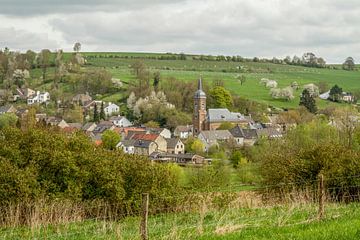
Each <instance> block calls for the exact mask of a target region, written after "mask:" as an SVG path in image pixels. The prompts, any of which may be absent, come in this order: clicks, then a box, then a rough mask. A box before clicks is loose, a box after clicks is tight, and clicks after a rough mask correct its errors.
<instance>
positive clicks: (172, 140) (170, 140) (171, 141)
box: [165, 138, 180, 148]
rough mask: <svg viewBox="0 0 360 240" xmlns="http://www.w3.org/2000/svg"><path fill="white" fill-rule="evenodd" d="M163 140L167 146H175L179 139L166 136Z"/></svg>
mask: <svg viewBox="0 0 360 240" xmlns="http://www.w3.org/2000/svg"><path fill="white" fill-rule="evenodd" d="M165 140H166V142H167V148H176V145H177V144H178V142H179V141H180V139H178V138H167V139H165Z"/></svg>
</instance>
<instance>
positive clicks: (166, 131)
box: [159, 128, 171, 138]
mask: <svg viewBox="0 0 360 240" xmlns="http://www.w3.org/2000/svg"><path fill="white" fill-rule="evenodd" d="M159 135H160V136H162V137H163V138H171V131H170V130H169V129H167V128H164V129H163V130H162V131H161V133H160V134H159Z"/></svg>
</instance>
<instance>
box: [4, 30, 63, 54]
mask: <svg viewBox="0 0 360 240" xmlns="http://www.w3.org/2000/svg"><path fill="white" fill-rule="evenodd" d="M0 36H1V38H0V48H2V47H9V48H10V49H15V50H28V49H32V50H36V51H39V50H41V49H44V48H47V49H51V50H55V49H57V48H60V46H59V44H58V43H57V42H56V41H54V40H51V39H50V38H49V36H48V35H47V34H46V33H44V34H36V33H32V32H29V31H24V30H16V29H14V28H11V27H10V28H2V27H0Z"/></svg>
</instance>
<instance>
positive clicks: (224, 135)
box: [198, 130, 234, 151]
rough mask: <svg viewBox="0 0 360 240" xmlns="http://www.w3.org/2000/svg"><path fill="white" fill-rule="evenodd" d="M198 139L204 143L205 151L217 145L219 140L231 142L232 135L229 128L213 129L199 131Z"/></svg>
mask: <svg viewBox="0 0 360 240" xmlns="http://www.w3.org/2000/svg"><path fill="white" fill-rule="evenodd" d="M198 139H199V140H200V141H201V142H202V143H203V144H204V146H205V149H204V150H205V151H208V150H209V148H210V147H211V146H216V145H219V143H221V142H231V141H233V140H234V137H233V136H232V134H231V133H230V132H229V130H213V131H201V132H200V134H199V135H198Z"/></svg>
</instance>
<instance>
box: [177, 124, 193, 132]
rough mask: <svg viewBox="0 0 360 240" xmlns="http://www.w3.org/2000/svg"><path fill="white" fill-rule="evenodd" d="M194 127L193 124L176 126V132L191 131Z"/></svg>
mask: <svg viewBox="0 0 360 240" xmlns="http://www.w3.org/2000/svg"><path fill="white" fill-rule="evenodd" d="M192 128H193V125H180V126H177V127H176V128H175V130H174V132H191V131H192Z"/></svg>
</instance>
